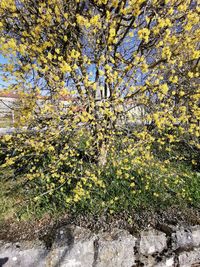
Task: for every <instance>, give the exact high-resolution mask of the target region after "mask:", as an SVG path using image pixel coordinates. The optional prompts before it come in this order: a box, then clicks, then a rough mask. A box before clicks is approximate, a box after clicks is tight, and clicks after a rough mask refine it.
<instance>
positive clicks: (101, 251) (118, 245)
mask: <svg viewBox="0 0 200 267" xmlns="http://www.w3.org/2000/svg"><path fill="white" fill-rule="evenodd" d="M135 243H136V238H135V237H133V236H132V235H130V234H129V233H128V232H126V231H115V232H114V233H112V234H111V235H107V236H106V235H104V236H101V237H100V238H99V241H98V248H97V253H96V256H97V260H96V263H95V264H96V265H95V267H132V266H134V264H135V256H134V247H135Z"/></svg>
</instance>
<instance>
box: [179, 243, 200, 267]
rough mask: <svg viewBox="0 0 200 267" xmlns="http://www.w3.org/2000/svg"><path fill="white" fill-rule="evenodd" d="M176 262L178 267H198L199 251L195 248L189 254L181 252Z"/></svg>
mask: <svg viewBox="0 0 200 267" xmlns="http://www.w3.org/2000/svg"><path fill="white" fill-rule="evenodd" d="M178 260H179V266H180V267H193V266H196V267H198V266H200V249H199V248H196V249H194V250H192V251H189V252H182V253H181V254H180V255H179V257H178Z"/></svg>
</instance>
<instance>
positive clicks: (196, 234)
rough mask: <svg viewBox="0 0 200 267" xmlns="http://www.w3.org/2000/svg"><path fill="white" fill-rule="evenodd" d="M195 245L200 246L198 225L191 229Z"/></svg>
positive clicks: (199, 227)
mask: <svg viewBox="0 0 200 267" xmlns="http://www.w3.org/2000/svg"><path fill="white" fill-rule="evenodd" d="M191 233H192V240H193V245H194V246H196V247H198V246H200V226H199V225H196V226H193V227H192V228H191Z"/></svg>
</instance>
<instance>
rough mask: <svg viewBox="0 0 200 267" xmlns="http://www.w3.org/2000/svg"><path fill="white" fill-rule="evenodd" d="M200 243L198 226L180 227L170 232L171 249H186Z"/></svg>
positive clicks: (199, 228)
mask: <svg viewBox="0 0 200 267" xmlns="http://www.w3.org/2000/svg"><path fill="white" fill-rule="evenodd" d="M199 245H200V227H199V226H195V227H191V228H190V229H189V228H188V229H184V228H181V229H179V230H176V232H175V233H173V234H172V246H173V249H184V248H185V249H186V248H192V247H195V246H196V247H197V246H199Z"/></svg>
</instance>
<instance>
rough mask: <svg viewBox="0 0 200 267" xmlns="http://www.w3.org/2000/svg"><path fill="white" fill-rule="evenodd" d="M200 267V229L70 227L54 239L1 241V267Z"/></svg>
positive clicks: (52, 237) (60, 230) (167, 226)
mask: <svg viewBox="0 0 200 267" xmlns="http://www.w3.org/2000/svg"><path fill="white" fill-rule="evenodd" d="M43 266H46V267H59V266H60V267H141V266H144V267H153V266H155V267H197V266H200V226H192V227H190V228H189V227H188V228H175V227H171V226H169V225H161V227H160V229H159V231H158V230H155V229H147V230H145V231H141V232H140V234H138V235H135V236H133V235H131V234H130V233H129V232H127V231H125V230H119V229H113V231H112V232H109V233H108V232H107V233H106V232H104V233H96V234H95V233H92V232H91V231H89V230H87V229H84V228H80V227H75V226H66V227H63V228H60V229H59V230H57V232H55V234H54V235H53V236H44V237H43V238H41V240H34V241H23V242H19V243H6V242H5V241H1V242H0V267H43Z"/></svg>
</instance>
